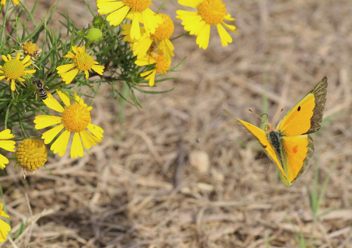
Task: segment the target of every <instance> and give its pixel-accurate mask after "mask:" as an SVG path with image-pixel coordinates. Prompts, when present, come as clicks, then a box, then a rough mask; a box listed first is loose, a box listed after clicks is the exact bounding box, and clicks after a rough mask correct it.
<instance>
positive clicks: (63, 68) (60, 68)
mask: <svg viewBox="0 0 352 248" xmlns="http://www.w3.org/2000/svg"><path fill="white" fill-rule="evenodd" d="M73 67H75V64H67V65H60V66H58V67H57V68H56V70H57V73H59V74H60V76H61V74H63V73H65V72H68V71H69V70H71V69H72V68H73Z"/></svg>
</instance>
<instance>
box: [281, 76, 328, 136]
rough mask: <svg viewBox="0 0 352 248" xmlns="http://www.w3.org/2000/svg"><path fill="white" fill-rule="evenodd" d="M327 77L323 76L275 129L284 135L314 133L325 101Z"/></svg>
mask: <svg viewBox="0 0 352 248" xmlns="http://www.w3.org/2000/svg"><path fill="white" fill-rule="evenodd" d="M327 85H328V82H327V78H326V77H324V78H323V79H322V80H321V81H320V82H319V83H318V84H317V85H316V86H315V87H314V89H313V90H312V91H311V92H309V93H308V94H307V95H306V96H305V97H303V99H302V100H300V101H299V102H298V103H297V104H296V105H295V106H294V107H293V108H292V109H291V110H290V111H289V112H288V113H287V115H286V116H285V117H284V118H283V119H282V120H281V121H280V123H279V124H278V125H277V129H278V130H279V131H281V132H282V133H283V134H284V135H285V136H299V135H302V134H309V133H314V132H316V131H318V130H319V129H320V122H321V121H322V119H323V112H324V108H325V102H326V90H327Z"/></svg>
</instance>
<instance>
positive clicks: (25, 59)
mask: <svg viewBox="0 0 352 248" xmlns="http://www.w3.org/2000/svg"><path fill="white" fill-rule="evenodd" d="M30 59H31V56H29V55H27V56H26V57H25V58H24V59H23V60H22V64H25V63H27V62H28V61H29V60H30Z"/></svg>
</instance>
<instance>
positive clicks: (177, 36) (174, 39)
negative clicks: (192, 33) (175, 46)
mask: <svg viewBox="0 0 352 248" xmlns="http://www.w3.org/2000/svg"><path fill="white" fill-rule="evenodd" d="M187 34H189V31H187V32H185V33H183V34H180V35H179V36H176V37H175V38H172V39H170V41H173V40H176V39H178V38H181V37H182V36H185V35H187Z"/></svg>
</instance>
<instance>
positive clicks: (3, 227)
mask: <svg viewBox="0 0 352 248" xmlns="http://www.w3.org/2000/svg"><path fill="white" fill-rule="evenodd" d="M2 208H3V205H2V203H0V216H2V217H6V218H9V217H10V216H8V215H7V214H6V213H5V212H4V210H3V209H2ZM9 231H11V227H10V225H9V224H7V223H6V222H5V221H3V220H0V242H5V240H6V238H7V237H6V236H7V233H8V232H9Z"/></svg>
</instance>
